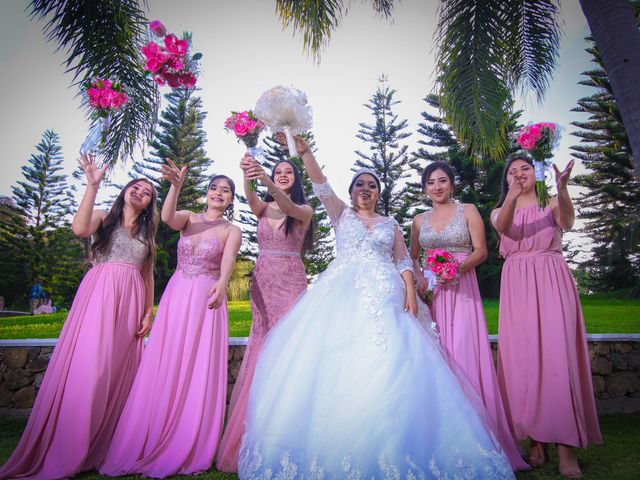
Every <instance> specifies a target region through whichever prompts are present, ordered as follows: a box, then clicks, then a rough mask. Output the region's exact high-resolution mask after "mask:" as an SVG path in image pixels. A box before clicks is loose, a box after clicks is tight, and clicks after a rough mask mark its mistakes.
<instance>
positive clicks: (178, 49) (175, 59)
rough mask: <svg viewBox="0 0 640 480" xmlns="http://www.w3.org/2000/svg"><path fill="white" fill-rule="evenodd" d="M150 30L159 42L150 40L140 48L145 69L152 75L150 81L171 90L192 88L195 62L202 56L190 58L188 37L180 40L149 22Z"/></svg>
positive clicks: (189, 38) (189, 40)
mask: <svg viewBox="0 0 640 480" xmlns="http://www.w3.org/2000/svg"><path fill="white" fill-rule="evenodd" d="M149 30H150V31H151V33H152V34H153V35H154V36H155V37H157V38H158V40H159V41H160V43H156V42H155V41H153V40H152V41H149V42H148V43H147V44H146V45H145V46H144V47H142V49H141V52H142V54H143V55H144V57H145V64H144V68H145V70H146V71H147V72H149V73H150V74H151V75H152V76H153V81H154V82H156V83H157V84H158V85H160V86H164V85H169V87H171V88H180V87H184V88H194V87H195V86H196V81H197V76H196V71H197V62H198V60H200V58H202V54H201V53H196V54H195V55H193V56H190V55H189V47H190V44H191V36H190V35H189V34H188V33H184V34H183V35H182V38H178V37H176V36H175V35H174V34H173V33H167V28H166V27H165V26H164V25H163V24H162V22H160V21H159V20H153V21H152V22H149Z"/></svg>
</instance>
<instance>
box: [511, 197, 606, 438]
mask: <svg viewBox="0 0 640 480" xmlns="http://www.w3.org/2000/svg"><path fill="white" fill-rule="evenodd" d="M500 253H501V254H502V256H503V257H504V258H505V262H504V267H503V269H502V279H501V286H500V324H499V331H498V336H499V342H498V346H499V349H498V378H499V381H500V389H501V391H502V394H503V398H504V399H505V407H506V409H507V414H508V416H509V419H510V422H511V426H512V428H513V430H514V432H515V434H516V438H519V439H524V438H527V437H531V438H533V439H535V440H537V441H540V442H557V443H563V444H567V445H573V446H576V447H586V446H587V445H588V444H589V443H594V442H595V443H597V442H601V441H602V436H601V435H600V427H599V425H598V417H597V415H596V407H595V400H594V397H593V385H592V380H591V365H590V363H589V351H588V348H587V339H586V334H585V328H584V319H583V318H582V309H581V307H580V299H579V297H578V292H577V290H576V287H575V284H574V281H573V277H572V276H571V272H570V271H569V267H568V266H567V263H566V262H565V260H564V257H563V256H562V232H561V230H560V228H559V227H558V225H557V224H556V223H555V220H554V218H553V212H552V210H551V208H545V209H543V210H541V209H539V208H538V207H537V205H532V206H531V207H527V208H519V209H516V212H515V216H514V220H513V225H512V227H511V229H510V230H509V232H508V233H507V234H505V235H502V236H501V239H500Z"/></svg>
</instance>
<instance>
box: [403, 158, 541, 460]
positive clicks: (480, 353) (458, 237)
mask: <svg viewBox="0 0 640 480" xmlns="http://www.w3.org/2000/svg"><path fill="white" fill-rule="evenodd" d="M422 185H423V191H424V192H425V193H426V195H427V196H428V198H429V199H430V201H431V202H432V205H433V208H432V209H431V210H430V211H427V212H425V213H423V214H420V215H418V216H417V217H416V218H415V219H414V222H413V230H412V239H411V240H412V241H411V256H412V259H413V261H414V270H415V274H416V278H417V279H418V289H419V291H421V292H422V293H424V290H425V288H426V282H425V277H424V275H423V273H422V272H421V271H420V265H419V263H418V260H419V258H420V254H421V251H425V252H427V251H429V250H431V249H444V250H446V251H448V252H449V253H451V254H453V256H454V257H455V258H456V259H457V260H458V262H459V266H458V276H457V278H456V279H455V280H453V281H451V282H448V283H445V282H443V281H440V282H439V283H440V284H439V285H437V286H436V288H435V291H434V294H433V299H432V300H431V306H430V310H431V316H432V318H433V320H434V322H435V323H436V325H437V328H438V331H439V334H440V342H441V344H442V346H443V348H444V350H445V351H446V352H447V354H448V356H449V358H450V359H451V361H452V362H453V365H454V366H455V370H456V372H457V373H458V374H459V375H461V376H462V377H464V379H465V380H466V382H468V383H469V385H470V386H471V387H472V388H473V389H474V390H475V392H476V393H477V394H478V395H479V396H480V398H481V399H482V403H483V405H484V408H485V409H486V411H487V416H488V418H489V423H490V426H491V427H492V429H493V431H494V433H495V435H496V437H497V438H498V440H499V441H500V444H501V446H502V448H503V450H504V451H505V453H506V454H507V456H508V457H509V461H510V463H511V466H512V468H513V469H514V470H525V469H528V468H529V465H528V464H527V463H526V462H525V461H524V460H523V459H522V456H521V455H520V452H519V450H518V448H517V445H516V442H515V440H514V436H513V434H512V433H511V430H510V428H509V422H508V420H507V416H506V413H505V409H504V405H503V402H502V398H501V395H500V390H499V387H498V379H497V376H496V370H495V367H494V363H493V356H492V354H491V347H490V345H489V338H488V334H487V325H486V319H485V316H484V310H483V307H482V299H481V298H480V290H479V288H478V280H477V278H476V272H475V267H476V266H477V265H479V264H480V263H482V262H483V261H484V260H485V258H486V256H487V245H486V240H485V230H484V223H483V221H482V218H481V217H480V214H479V213H478V210H477V209H476V207H475V206H474V205H469V204H456V203H454V202H452V201H451V198H452V194H453V190H454V176H453V171H452V170H451V167H450V166H449V165H448V164H447V163H445V162H433V163H431V164H429V166H427V168H426V169H425V171H424V172H423V175H422Z"/></svg>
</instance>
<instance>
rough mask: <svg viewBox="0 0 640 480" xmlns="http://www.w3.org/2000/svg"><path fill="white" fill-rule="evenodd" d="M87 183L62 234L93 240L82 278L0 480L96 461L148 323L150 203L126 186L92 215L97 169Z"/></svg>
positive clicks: (144, 188)
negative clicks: (69, 225)
mask: <svg viewBox="0 0 640 480" xmlns="http://www.w3.org/2000/svg"><path fill="white" fill-rule="evenodd" d="M79 163H80V166H81V167H82V169H83V170H84V172H85V175H86V179H87V190H86V192H85V194H84V197H83V199H82V202H81V203H80V207H79V208H78V212H77V213H76V215H75V217H74V219H73V224H72V229H73V232H74V233H75V234H76V235H78V236H80V237H89V236H91V235H93V239H94V241H93V244H92V246H91V260H92V264H93V266H92V268H91V269H90V270H89V271H88V272H87V274H86V275H85V276H84V278H83V279H82V282H81V283H80V286H79V287H78V291H77V292H76V296H75V298H74V300H73V305H72V306H71V310H69V315H68V316H67V319H66V321H65V323H64V326H63V327H62V331H61V332H60V337H59V338H58V342H57V345H56V348H55V350H54V351H53V355H52V356H51V361H50V362H49V366H48V367H47V371H46V374H45V376H44V379H43V381H42V386H41V387H40V391H39V392H38V396H37V398H36V402H35V405H34V406H33V410H32V411H31V415H30V417H29V422H28V423H27V427H26V429H25V431H24V433H23V435H22V438H21V439H20V443H18V446H17V447H16V449H15V451H14V452H13V455H12V456H11V457H10V458H9V460H8V461H7V463H5V465H4V466H3V467H2V468H1V469H0V478H33V479H58V478H68V477H72V476H74V475H76V474H77V473H79V472H82V471H85V470H92V469H94V468H97V466H99V465H100V463H101V462H102V460H103V459H104V456H105V454H106V453H107V448H108V446H109V441H110V440H111V436H112V435H113V431H114V429H115V427H116V423H117V421H118V417H119V416H120V412H121V411H122V409H123V407H124V404H125V401H126V399H127V395H128V394H129V389H130V388H131V384H132V383H133V379H134V377H135V374H136V370H137V368H138V364H139V362H140V356H141V354H142V348H143V344H142V339H143V337H144V335H146V334H147V332H148V331H149V329H150V328H151V321H152V319H151V315H152V313H153V261H154V254H155V242H154V237H155V233H156V229H157V226H158V220H159V219H158V213H157V209H156V193H155V190H154V188H153V186H152V184H151V183H150V182H149V181H148V180H146V179H136V180H132V181H131V182H129V183H128V184H127V185H126V186H125V187H124V188H123V189H122V191H121V192H120V194H119V195H118V197H117V198H116V200H115V202H114V203H113V206H112V207H111V210H110V211H109V212H106V211H103V210H94V209H93V207H94V203H95V198H96V194H97V192H98V187H99V186H100V182H101V181H102V177H103V175H104V171H105V168H106V167H105V168H97V167H96V165H95V163H94V161H93V158H91V157H84V158H83V159H82V161H80V162H79Z"/></svg>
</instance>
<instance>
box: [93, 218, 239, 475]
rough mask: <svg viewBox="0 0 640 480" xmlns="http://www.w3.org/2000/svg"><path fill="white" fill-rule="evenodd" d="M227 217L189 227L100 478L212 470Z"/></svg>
mask: <svg viewBox="0 0 640 480" xmlns="http://www.w3.org/2000/svg"><path fill="white" fill-rule="evenodd" d="M227 225H228V222H227V221H226V220H217V221H206V220H204V217H203V216H200V219H199V221H198V222H193V223H191V222H189V223H188V224H187V226H186V228H185V229H183V230H182V234H181V236H180V240H179V242H178V267H177V269H176V271H175V273H174V274H173V276H172V277H171V279H170V280H169V283H168V284H167V288H166V289H165V291H164V293H163V295H162V298H161V299H160V304H159V305H158V311H157V314H156V319H155V322H154V326H153V329H152V330H151V335H150V337H149V342H148V344H147V348H146V350H145V352H144V355H143V357H142V363H141V364H140V369H139V370H138V374H137V375H136V378H135V382H134V384H133V387H132V388H131V394H130V395H129V399H128V400H127V404H126V406H125V408H124V411H123V412H122V416H121V417H120V421H119V422H118V426H117V428H116V431H115V434H114V436H113V440H112V441H111V446H110V447H109V451H108V454H107V457H106V459H105V462H104V464H103V465H102V467H101V468H100V473H102V474H105V475H110V476H120V475H126V474H132V473H137V474H142V475H144V476H148V477H156V478H163V477H167V476H171V475H178V474H179V475H192V474H197V473H200V472H203V471H205V470H208V469H209V468H211V465H212V463H213V457H214V455H215V452H216V449H217V448H218V443H219V440H220V435H221V432H222V424H223V420H224V409H225V405H226V395H227V354H228V348H227V342H228V340H227V339H228V323H229V317H228V312H227V303H226V301H225V302H224V304H223V305H222V306H220V307H219V308H217V309H213V310H210V309H208V308H207V303H208V301H209V296H208V292H209V290H210V289H211V287H213V286H214V285H215V283H216V281H217V279H218V278H219V274H220V261H221V260H222V254H223V251H224V243H223V242H222V240H220V234H221V231H222V230H223V229H224V228H225V227H226V226H227Z"/></svg>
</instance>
